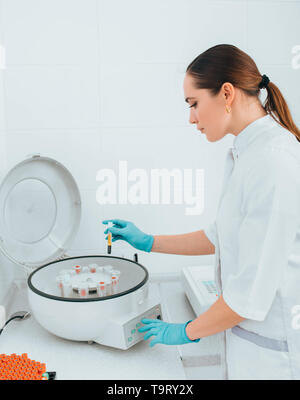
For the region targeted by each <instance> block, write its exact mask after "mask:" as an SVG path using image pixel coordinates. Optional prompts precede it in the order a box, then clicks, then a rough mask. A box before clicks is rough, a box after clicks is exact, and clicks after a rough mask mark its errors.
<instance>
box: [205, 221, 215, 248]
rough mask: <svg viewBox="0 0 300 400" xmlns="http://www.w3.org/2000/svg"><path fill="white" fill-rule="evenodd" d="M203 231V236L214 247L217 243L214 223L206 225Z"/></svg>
mask: <svg viewBox="0 0 300 400" xmlns="http://www.w3.org/2000/svg"><path fill="white" fill-rule="evenodd" d="M203 230H204V233H205V235H206V236H207V237H208V239H209V240H210V241H211V242H212V244H213V245H214V246H216V242H217V225H216V221H214V222H212V223H211V224H210V225H208V226H207V227H206V228H204V229H203Z"/></svg>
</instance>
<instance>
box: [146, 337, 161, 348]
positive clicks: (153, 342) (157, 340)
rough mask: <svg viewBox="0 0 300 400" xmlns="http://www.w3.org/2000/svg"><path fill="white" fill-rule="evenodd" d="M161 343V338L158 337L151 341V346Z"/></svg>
mask: <svg viewBox="0 0 300 400" xmlns="http://www.w3.org/2000/svg"><path fill="white" fill-rule="evenodd" d="M158 343H161V341H160V338H159V337H156V338H155V339H153V340H151V342H150V343H149V346H150V347H153V346H155V345H156V344H158Z"/></svg>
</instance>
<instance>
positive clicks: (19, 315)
mask: <svg viewBox="0 0 300 400" xmlns="http://www.w3.org/2000/svg"><path fill="white" fill-rule="evenodd" d="M30 316H31V314H30V312H29V311H18V312H16V313H14V314H13V315H12V316H11V317H10V318H9V319H8V320H7V321H6V322H5V324H4V325H3V328H2V329H0V335H1V333H2V332H3V330H4V328H5V327H6V325H7V324H8V323H9V322H10V321H12V320H14V319H18V320H19V321H23V320H24V319H27V318H29V317H30Z"/></svg>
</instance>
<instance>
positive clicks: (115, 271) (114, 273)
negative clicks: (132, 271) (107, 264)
mask: <svg viewBox="0 0 300 400" xmlns="http://www.w3.org/2000/svg"><path fill="white" fill-rule="evenodd" d="M110 273H111V276H116V277H117V278H119V277H120V275H121V271H119V270H118V269H112V270H111V271H110Z"/></svg>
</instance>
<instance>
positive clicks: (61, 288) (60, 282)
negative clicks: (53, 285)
mask: <svg viewBox="0 0 300 400" xmlns="http://www.w3.org/2000/svg"><path fill="white" fill-rule="evenodd" d="M56 282H57V286H58V288H59V291H60V295H61V297H64V287H63V276H62V275H58V276H57V277H56Z"/></svg>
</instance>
